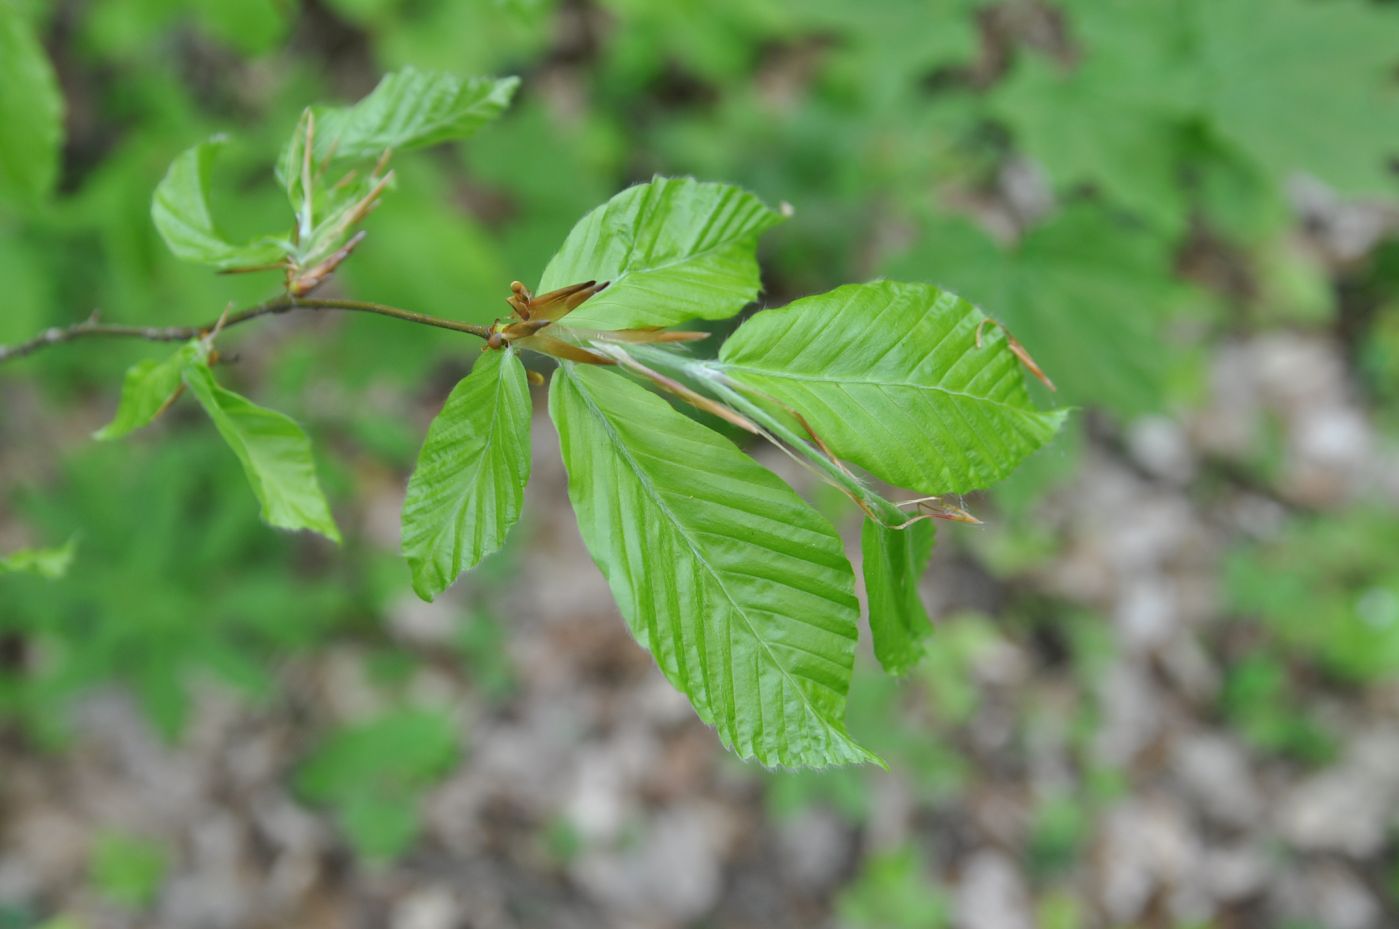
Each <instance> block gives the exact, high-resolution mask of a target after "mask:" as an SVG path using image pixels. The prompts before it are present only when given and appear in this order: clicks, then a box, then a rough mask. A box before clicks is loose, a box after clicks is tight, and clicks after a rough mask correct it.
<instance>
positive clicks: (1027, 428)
mask: <svg viewBox="0 0 1399 929" xmlns="http://www.w3.org/2000/svg"><path fill="white" fill-rule="evenodd" d="M984 319H985V316H984V315H983V314H982V313H981V311H980V310H978V309H977V308H976V307H974V306H972V305H971V304H970V303H968V302H967V301H965V300H963V299H961V298H960V297H958V296H957V295H956V294H953V293H950V292H948V291H944V290H939V289H938V288H936V287H933V286H932V285H930V284H907V283H899V282H895V281H876V282H874V283H869V284H850V285H847V286H845V287H840V288H837V289H835V290H833V291H830V292H829V293H824V294H819V295H817V296H814V297H806V298H804V299H801V300H797V301H795V302H794V303H791V304H789V305H787V306H785V307H782V308H780V309H774V310H764V311H763V312H761V313H758V314H757V315H756V316H754V317H753V318H752V319H750V320H748V321H747V322H746V323H744V324H743V325H742V326H740V327H739V328H738V331H737V332H735V333H734V334H733V336H732V337H730V338H729V340H728V341H727V342H725V343H724V346H723V348H722V349H721V350H720V352H719V362H720V364H721V365H722V367H723V369H724V370H725V371H726V372H727V373H728V374H729V376H730V377H732V378H733V379H735V380H737V381H739V382H740V383H742V384H745V385H748V386H750V387H752V388H756V389H757V390H759V391H762V392H763V393H765V394H767V395H769V396H770V397H773V398H776V399H777V400H779V401H781V402H782V403H784V404H786V405H787V406H789V407H791V408H793V409H795V410H797V411H798V412H800V413H801V414H803V415H804V416H805V418H806V420H807V422H808V423H810V424H811V426H812V427H813V428H814V429H815V431H816V432H817V434H818V435H820V436H821V437H822V438H823V439H824V440H825V441H826V443H827V444H828V445H829V446H830V447H831V449H832V450H833V451H834V452H835V454H836V455H838V456H840V457H841V458H844V459H847V460H849V461H851V462H854V463H855V464H858V465H860V466H861V467H862V468H864V469H866V470H867V471H869V472H870V473H871V474H874V475H875V476H877V477H879V478H881V479H882V480H885V481H888V482H889V483H891V484H896V485H898V486H900V487H907V488H911V489H914V490H919V491H922V492H924V493H929V494H942V493H962V492H965V491H969V490H974V489H977V488H981V487H986V486H987V485H989V484H991V483H993V482H995V481H997V480H999V479H1001V478H1003V477H1005V476H1006V475H1007V474H1009V473H1010V472H1011V471H1012V470H1013V469H1014V468H1015V466H1016V465H1017V464H1019V463H1020V461H1021V460H1023V459H1024V458H1025V456H1027V455H1029V454H1030V453H1031V452H1033V451H1035V450H1036V449H1038V448H1039V447H1040V446H1042V445H1044V444H1045V443H1046V442H1048V441H1049V439H1050V438H1051V437H1052V436H1053V435H1054V433H1055V431H1056V430H1057V429H1058V428H1059V424H1060V423H1061V422H1062V420H1063V416H1064V414H1063V413H1062V412H1061V411H1054V412H1044V411H1041V410H1038V409H1036V408H1035V407H1034V405H1033V404H1032V403H1031V402H1030V399H1029V396H1028V395H1027V393H1026V390H1025V382H1024V376H1023V374H1022V371H1021V366H1020V362H1019V360H1018V359H1017V358H1016V357H1015V355H1014V354H1013V353H1012V352H1011V351H1010V349H1009V347H1008V345H1007V343H1006V340H1005V336H1004V335H1003V334H1002V333H1001V332H1000V331H999V330H998V329H997V328H996V327H994V326H988V327H986V328H985V329H984V331H983V333H982V341H981V346H980V347H979V348H978V347H977V344H976V333H977V327H978V326H979V325H980V324H981V322H982V320H984Z"/></svg>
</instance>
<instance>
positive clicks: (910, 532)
mask: <svg viewBox="0 0 1399 929" xmlns="http://www.w3.org/2000/svg"><path fill="white" fill-rule="evenodd" d="M935 538H936V530H935V529H934V527H933V524H932V522H931V521H930V520H926V519H925V520H920V521H919V522H916V523H914V524H913V525H911V526H907V527H905V528H903V529H889V528H886V527H884V526H881V525H879V524H878V523H876V522H875V521H874V520H870V519H867V520H865V522H864V526H863V527H862V528H861V529H860V551H861V552H862V553H863V555H864V575H865V596H866V599H868V601H869V616H870V635H871V636H872V637H873V639H874V655H875V657H876V658H878V659H879V663H880V665H882V666H883V667H884V670H885V671H888V672H889V673H890V674H903V673H905V672H907V671H909V670H911V669H912V668H913V666H914V665H916V664H917V663H918V661H919V659H921V658H922V657H923V639H924V638H926V637H927V635H928V633H929V632H931V631H932V626H931V625H930V624H929V621H928V611H927V610H926V609H925V608H924V607H923V601H922V599H921V598H920V597H919V596H918V579H919V578H920V577H921V576H922V575H923V571H924V570H925V569H926V568H927V566H928V559H929V557H931V556H932V554H933V541H934V539H935Z"/></svg>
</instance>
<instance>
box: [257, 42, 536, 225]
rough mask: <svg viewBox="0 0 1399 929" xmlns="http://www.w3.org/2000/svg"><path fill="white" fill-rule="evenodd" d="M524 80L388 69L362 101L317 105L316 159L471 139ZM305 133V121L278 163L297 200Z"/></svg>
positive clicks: (370, 156) (359, 156)
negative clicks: (296, 188)
mask: <svg viewBox="0 0 1399 929" xmlns="http://www.w3.org/2000/svg"><path fill="white" fill-rule="evenodd" d="M519 83H520V80H519V78H515V77H506V78H485V77H472V78H460V77H457V76H455V75H452V74H442V73H437V72H425V71H419V70H417V69H416V68H404V69H403V70H401V71H395V72H393V73H392V74H387V75H385V76H384V77H383V78H382V79H381V80H380V81H379V83H378V85H376V86H375V88H374V89H373V90H372V91H370V92H369V94H368V96H366V97H365V98H364V99H362V100H360V101H359V102H358V103H354V104H351V105H349V106H315V107H311V113H312V114H313V115H314V117H315V133H314V136H315V151H314V153H313V158H312V161H313V163H314V164H316V165H320V164H321V163H322V162H324V161H326V160H327V159H332V160H335V161H352V160H356V159H358V160H368V159H374V158H378V157H379V156H380V155H382V154H383V153H384V152H386V151H389V150H393V151H404V150H407V149H413V148H423V147H425V146H428V145H436V144H438V143H440V142H447V141H451V140H453V139H463V138H466V137H467V136H469V135H471V134H472V133H473V132H475V131H476V130H477V129H478V128H480V127H481V126H483V125H485V124H486V123H488V122H490V121H491V120H493V119H495V118H496V117H497V116H499V115H500V114H501V113H503V112H504V111H505V109H506V107H508V106H509V105H510V100H511V98H512V97H513V96H514V95H515V89H516V87H518V86H519ZM304 133H305V126H304V125H303V126H299V127H298V129H297V132H296V134H294V135H293V137H292V139H291V141H290V142H289V143H288V144H287V146H286V147H285V148H284V149H283V151H282V154H281V157H280V158H279V159H278V163H277V164H278V168H277V173H278V176H279V177H280V178H281V181H282V184H283V185H284V186H286V187H288V189H289V190H291V192H292V195H293V200H296V199H298V198H299V196H300V194H299V192H298V191H297V190H295V189H294V188H295V186H296V185H297V183H298V182H299V181H300V173H301V158H302V152H303V150H304V147H305V141H306V139H305V135H304Z"/></svg>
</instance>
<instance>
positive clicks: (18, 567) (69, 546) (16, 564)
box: [0, 536, 78, 581]
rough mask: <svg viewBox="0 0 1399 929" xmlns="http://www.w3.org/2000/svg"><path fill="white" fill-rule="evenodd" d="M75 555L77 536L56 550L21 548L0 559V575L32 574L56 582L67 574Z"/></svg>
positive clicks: (76, 551)
mask: <svg viewBox="0 0 1399 929" xmlns="http://www.w3.org/2000/svg"><path fill="white" fill-rule="evenodd" d="M77 553H78V537H77V536H72V537H71V538H69V539H68V541H67V542H64V543H63V544H62V545H60V546H57V547H56V548H22V549H20V550H19V551H15V552H10V554H8V555H5V556H3V557H0V574H34V575H37V576H38V577H42V578H44V579H46V580H50V581H56V580H58V579H59V578H61V577H63V575H65V574H67V573H68V569H69V568H70V567H71V566H72V564H73V557H74V556H75V555H77Z"/></svg>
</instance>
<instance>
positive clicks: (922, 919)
mask: <svg viewBox="0 0 1399 929" xmlns="http://www.w3.org/2000/svg"><path fill="white" fill-rule="evenodd" d="M836 912H837V913H838V914H839V915H840V920H841V924H842V925H843V926H849V927H851V929H946V927H948V926H951V925H952V905H951V901H950V900H948V899H947V897H946V895H945V894H944V893H943V892H942V891H941V890H939V889H938V888H937V886H936V884H935V883H934V882H933V881H932V880H930V879H929V877H928V871H927V867H926V866H925V864H924V862H923V856H922V855H920V854H919V853H918V850H917V849H916V848H913V847H907V848H903V849H899V850H897V851H892V852H883V853H879V854H874V855H870V856H869V857H868V858H866V859H865V863H864V867H863V868H862V869H861V871H860V874H859V876H858V877H857V878H856V879H855V880H854V881H853V882H852V883H851V884H850V885H849V886H847V887H846V888H845V890H843V891H842V892H841V895H840V897H839V899H838V900H837V901H836Z"/></svg>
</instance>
